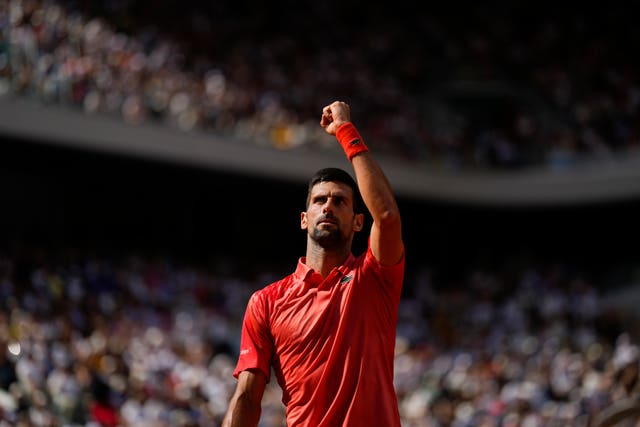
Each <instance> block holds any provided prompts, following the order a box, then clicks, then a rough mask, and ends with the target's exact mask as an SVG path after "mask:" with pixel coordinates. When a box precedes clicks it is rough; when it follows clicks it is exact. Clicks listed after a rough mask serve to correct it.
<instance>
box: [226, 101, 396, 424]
mask: <svg viewBox="0 0 640 427" xmlns="http://www.w3.org/2000/svg"><path fill="white" fill-rule="evenodd" d="M320 125H321V126H322V127H323V128H324V129H325V130H326V132H327V133H329V134H330V135H334V136H335V137H336V139H337V140H338V142H339V143H340V144H341V146H342V147H343V149H344V152H345V155H346V156H347V158H348V159H349V161H350V162H351V164H352V166H353V170H354V172H355V177H356V180H355V181H354V179H353V178H352V177H351V175H350V174H349V173H348V172H346V171H344V170H342V169H336V168H327V169H322V170H320V171H318V172H317V173H316V174H315V175H314V176H313V177H312V178H311V180H310V182H309V188H308V195H307V202H306V211H305V212H302V213H301V216H300V226H301V228H302V229H303V230H306V234H307V247H306V256H305V257H302V258H300V259H299V261H298V264H297V267H296V269H295V271H294V272H293V273H292V274H291V275H289V276H287V277H285V278H283V279H281V280H279V281H277V282H275V283H272V284H271V285H269V286H266V287H265V288H263V289H261V290H259V291H257V292H255V293H254V294H253V295H252V296H251V298H250V300H249V302H248V305H247V308H246V312H245V317H244V322H243V327H242V337H241V344H240V355H239V358H238V362H237V366H236V369H235V372H234V376H235V377H236V378H237V380H238V383H237V387H236V390H235V393H234V394H233V396H232V398H231V401H230V403H229V407H228V410H227V413H226V415H225V418H224V421H223V426H224V427H231V426H233V427H237V426H257V425H258V422H259V420H260V412H261V401H262V396H263V393H264V389H265V386H266V383H267V382H268V381H270V379H271V378H270V376H271V372H272V368H273V372H274V373H275V376H276V378H277V381H278V383H279V385H280V387H281V388H282V391H283V394H282V400H283V403H284V405H285V407H286V417H287V425H288V426H304V427H337V426H350V427H354V426H365V427H370V426H384V427H399V426H400V417H399V413H398V403H397V399H396V394H395V389H394V385H393V360H394V347H395V338H396V324H397V317H398V304H399V302H400V294H401V289H402V282H403V277H404V244H403V240H402V233H401V221H400V214H399V211H398V206H397V203H396V200H395V197H394V194H393V191H392V188H391V187H390V185H389V182H388V180H387V178H386V177H385V175H384V173H383V171H382V169H381V168H380V166H379V164H378V163H377V162H376V161H375V160H374V157H373V156H372V154H371V152H370V151H369V149H368V148H367V146H366V145H365V143H364V141H363V139H362V137H361V136H360V135H359V133H358V130H357V129H356V127H355V126H354V124H353V123H352V122H351V117H350V108H349V105H348V104H346V103H344V102H340V101H336V102H333V103H332V104H330V105H328V106H326V107H325V108H324V109H323V111H322V119H321V121H320ZM362 201H364V205H365V206H364V207H366V208H367V209H368V211H369V213H370V214H371V217H372V219H373V221H372V226H371V230H370V234H369V236H368V246H367V249H366V251H364V253H362V254H360V255H358V256H354V254H353V253H352V241H353V238H354V234H355V233H356V232H359V231H361V230H362V228H363V226H364V223H365V213H364V211H363V209H364V207H363V206H362V204H361V202H362Z"/></svg>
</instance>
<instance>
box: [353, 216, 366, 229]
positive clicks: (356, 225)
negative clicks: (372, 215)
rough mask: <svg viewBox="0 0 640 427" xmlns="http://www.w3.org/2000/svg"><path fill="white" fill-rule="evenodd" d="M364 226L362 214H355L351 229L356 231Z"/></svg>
mask: <svg viewBox="0 0 640 427" xmlns="http://www.w3.org/2000/svg"><path fill="white" fill-rule="evenodd" d="M362 227H364V214H355V216H354V217H353V229H354V231H356V232H358V231H360V230H362Z"/></svg>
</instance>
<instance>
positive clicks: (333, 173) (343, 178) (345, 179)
mask: <svg viewBox="0 0 640 427" xmlns="http://www.w3.org/2000/svg"><path fill="white" fill-rule="evenodd" d="M320 182H341V183H343V184H346V185H348V186H349V187H351V190H352V192H353V211H354V212H355V213H357V214H360V213H364V203H363V201H362V196H361V195H360V190H358V184H356V181H355V180H354V179H353V178H352V177H351V175H349V173H347V172H346V171H344V170H342V169H339V168H324V169H320V170H319V171H318V172H316V173H315V174H314V175H313V176H312V177H311V179H310V180H309V187H308V188H307V203H306V207H309V202H311V190H312V189H313V187H314V186H315V185H316V184H318V183H320Z"/></svg>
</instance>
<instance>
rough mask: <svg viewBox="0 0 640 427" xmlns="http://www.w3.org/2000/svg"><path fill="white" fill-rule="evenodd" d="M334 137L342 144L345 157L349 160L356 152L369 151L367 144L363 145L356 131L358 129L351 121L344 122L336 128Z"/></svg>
mask: <svg viewBox="0 0 640 427" xmlns="http://www.w3.org/2000/svg"><path fill="white" fill-rule="evenodd" d="M336 138H337V139H338V142H339V143H340V145H341V146H342V149H343V150H344V153H345V154H346V155H347V159H349V161H351V159H352V158H353V157H354V156H355V155H356V154H360V153H363V152H365V151H369V149H368V148H367V146H366V145H364V141H363V140H362V137H361V136H360V134H359V133H358V129H356V127H355V126H354V125H353V123H351V122H346V123H344V124H343V125H341V126H340V127H339V128H338V130H337V132H336Z"/></svg>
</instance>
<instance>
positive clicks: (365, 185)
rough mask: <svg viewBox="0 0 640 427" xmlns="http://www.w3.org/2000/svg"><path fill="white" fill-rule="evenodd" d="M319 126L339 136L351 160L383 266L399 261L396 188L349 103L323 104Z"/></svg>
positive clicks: (373, 243)
mask: <svg viewBox="0 0 640 427" xmlns="http://www.w3.org/2000/svg"><path fill="white" fill-rule="evenodd" d="M320 125H321V126H322V127H323V128H324V129H325V131H326V132H327V133H329V134H330V135H334V136H336V138H337V139H338V141H339V142H340V144H341V145H342V147H343V149H344V150H345V154H346V155H347V158H348V159H349V160H350V161H351V164H352V165H353V169H354V172H355V175H356V181H357V182H358V188H359V189H360V194H361V195H362V199H363V201H364V203H365V205H366V206H367V209H368V210H369V212H370V213H371V217H372V218H373V225H372V227H371V235H370V245H371V251H372V252H373V255H374V256H375V257H376V259H377V260H378V261H379V262H380V263H381V264H382V265H393V264H395V263H397V262H398V261H399V260H400V259H401V258H402V254H403V250H404V249H403V242H402V225H401V221H400V212H399V210H398V205H397V203H396V199H395V196H394V194H393V190H392V188H391V185H390V184H389V181H388V180H387V177H386V176H385V174H384V172H383V170H382V168H381V167H380V165H379V164H378V162H377V161H376V160H375V159H374V158H373V155H372V154H371V152H370V151H369V150H368V148H367V147H366V146H365V144H364V141H363V140H362V137H361V136H360V135H359V133H358V131H357V130H356V128H355V126H353V123H351V112H350V108H349V105H348V104H346V103H344V102H341V101H335V102H333V103H331V104H330V105H328V106H326V107H324V109H323V110H322V119H321V121H320Z"/></svg>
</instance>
